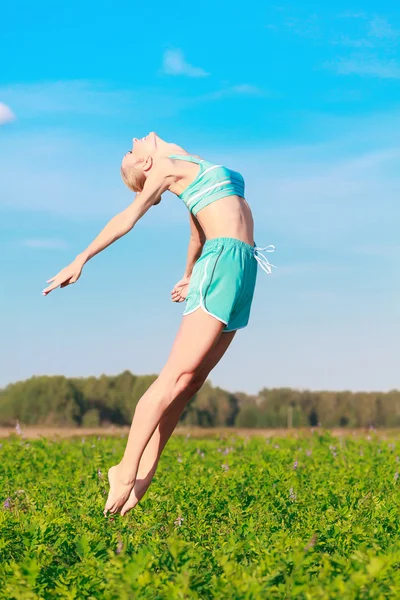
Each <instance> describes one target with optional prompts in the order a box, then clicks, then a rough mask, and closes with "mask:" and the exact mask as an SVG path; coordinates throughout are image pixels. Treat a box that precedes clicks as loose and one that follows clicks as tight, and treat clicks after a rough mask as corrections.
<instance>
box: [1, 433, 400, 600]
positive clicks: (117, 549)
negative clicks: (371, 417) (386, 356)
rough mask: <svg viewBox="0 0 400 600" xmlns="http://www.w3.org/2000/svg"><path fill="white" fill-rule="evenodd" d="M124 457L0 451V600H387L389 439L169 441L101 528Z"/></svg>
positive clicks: (392, 492)
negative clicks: (134, 499)
mask: <svg viewBox="0 0 400 600" xmlns="http://www.w3.org/2000/svg"><path fill="white" fill-rule="evenodd" d="M182 433H183V432H182ZM124 445H125V434H124V437H122V434H121V433H119V435H117V436H109V435H100V436H82V435H81V436H80V437H75V438H71V439H54V438H52V437H49V438H41V439H33V440H28V439H24V438H20V437H17V436H14V437H11V438H7V439H5V440H3V441H2V447H1V448H0V501H1V505H0V533H1V535H0V598H7V599H8V600H12V599H18V600H19V599H20V598H21V599H26V600H30V599H39V598H44V599H47V598H66V599H67V598H68V599H77V600H78V599H79V600H80V599H81V598H90V599H94V598H96V599H97V598H104V599H114V598H115V599H117V598H118V599H125V598H126V599H128V598H129V599H131V598H141V599H142V598H143V599H152V600H153V599H157V600H158V599H160V600H161V599H168V600H169V599H175V598H176V599H186V598H187V599H202V600H203V599H208V598H210V599H211V598H227V599H230V600H231V599H246V600H250V599H257V600H258V599H260V598H267V599H269V598H271V599H273V598H282V599H288V598H296V599H307V600H308V599H313V600H314V599H319V598H320V599H327V598H329V599H340V600H346V599H353V598H354V599H364V598H365V599H367V598H368V599H369V598H371V599H372V598H373V599H374V600H376V599H380V598H382V599H383V598H385V599H387V598H399V597H400V569H399V567H400V528H399V525H398V520H399V509H400V496H399V485H400V481H399V479H398V472H399V470H400V463H399V455H400V444H399V442H398V441H397V439H396V438H393V439H384V438H382V437H379V436H377V435H376V434H374V433H373V434H369V435H368V434H364V435H361V433H359V434H358V435H354V436H352V435H350V436H348V437H337V436H335V437H334V436H332V435H331V434H330V433H329V432H321V431H319V430H317V431H314V433H310V432H307V433H305V432H303V433H301V432H297V433H295V434H294V435H290V436H285V437H283V436H282V435H274V436H272V437H265V436H262V435H261V436H260V435H257V436H254V437H250V436H244V437H242V436H239V435H238V432H236V431H235V430H230V431H226V430H224V431H222V432H219V433H218V434H217V435H215V433H214V436H213V437H194V436H192V435H190V437H188V435H185V434H183V435H175V436H173V437H172V439H171V440H170V442H169V443H168V445H167V447H166V449H165V452H164V454H163V457H162V459H161V462H160V465H159V469H158V471H157V474H156V476H155V479H154V482H153V484H152V486H151V487H150V489H149V492H148V494H147V495H146V496H145V498H144V499H143V500H142V502H141V503H140V504H139V506H138V507H136V509H135V510H134V511H132V512H131V513H130V514H129V515H128V516H127V517H125V518H121V517H120V516H116V517H107V518H105V517H104V516H103V515H102V509H103V506H104V502H105V497H106V493H107V485H106V478H105V474H106V471H107V468H108V467H109V466H110V465H112V464H114V463H115V462H117V461H118V460H119V458H120V456H121V454H122V451H123V448H124Z"/></svg>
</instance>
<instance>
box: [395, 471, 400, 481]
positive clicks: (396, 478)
mask: <svg viewBox="0 0 400 600" xmlns="http://www.w3.org/2000/svg"><path fill="white" fill-rule="evenodd" d="M398 478H399V473H398V471H396V473H395V474H394V480H395V481H397V480H398Z"/></svg>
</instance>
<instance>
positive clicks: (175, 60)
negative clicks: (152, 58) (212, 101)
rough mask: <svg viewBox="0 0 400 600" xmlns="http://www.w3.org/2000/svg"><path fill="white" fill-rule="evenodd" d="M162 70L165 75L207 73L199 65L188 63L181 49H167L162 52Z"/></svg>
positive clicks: (200, 74)
mask: <svg viewBox="0 0 400 600" xmlns="http://www.w3.org/2000/svg"><path fill="white" fill-rule="evenodd" d="M163 70H164V73H166V74H167V75H186V76H187V77H207V76H208V75H209V73H207V72H206V71H205V70H204V69H202V68H201V67H194V66H193V65H191V64H189V63H188V62H187V61H186V59H185V57H184V55H183V52H182V50H167V51H166V52H165V53H164V61H163Z"/></svg>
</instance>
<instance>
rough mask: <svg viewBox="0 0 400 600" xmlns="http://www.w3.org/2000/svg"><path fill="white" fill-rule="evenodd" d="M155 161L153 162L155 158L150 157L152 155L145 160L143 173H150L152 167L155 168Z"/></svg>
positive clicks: (142, 167) (142, 165) (142, 166)
mask: <svg viewBox="0 0 400 600" xmlns="http://www.w3.org/2000/svg"><path fill="white" fill-rule="evenodd" d="M153 164H154V161H153V157H152V156H150V154H149V155H148V156H147V157H146V158H144V159H143V163H142V164H141V169H142V170H143V171H145V172H146V173H148V172H149V171H150V169H151V167H152V166H153Z"/></svg>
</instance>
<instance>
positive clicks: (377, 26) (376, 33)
mask: <svg viewBox="0 0 400 600" xmlns="http://www.w3.org/2000/svg"><path fill="white" fill-rule="evenodd" d="M368 34H369V35H370V36H372V37H375V38H379V39H393V38H397V37H399V32H398V31H396V30H395V29H393V27H392V26H391V24H390V23H389V21H388V20H387V19H386V18H385V17H374V18H372V19H371V20H370V21H369V31H368Z"/></svg>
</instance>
